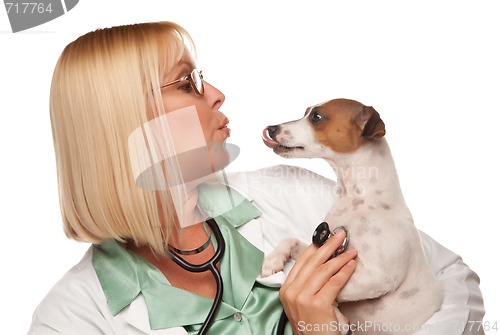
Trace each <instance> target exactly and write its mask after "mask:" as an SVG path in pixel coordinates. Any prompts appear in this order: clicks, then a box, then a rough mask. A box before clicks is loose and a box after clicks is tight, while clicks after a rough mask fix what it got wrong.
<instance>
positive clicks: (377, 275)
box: [263, 99, 442, 334]
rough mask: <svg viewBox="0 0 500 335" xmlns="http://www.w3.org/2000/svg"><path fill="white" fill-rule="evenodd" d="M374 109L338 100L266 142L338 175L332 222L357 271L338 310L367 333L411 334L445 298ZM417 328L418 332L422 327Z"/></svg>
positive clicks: (267, 265) (284, 247)
mask: <svg viewBox="0 0 500 335" xmlns="http://www.w3.org/2000/svg"><path fill="white" fill-rule="evenodd" d="M384 135H385V125H384V122H383V121H382V120H381V119H380V116H379V114H378V113H377V111H375V109H373V108H372V107H367V106H364V105H363V104H361V103H359V102H357V101H353V100H348V99H335V100H331V101H328V102H326V103H323V104H320V105H317V106H313V107H310V108H308V109H307V111H306V113H305V116H304V117H303V118H302V119H299V120H296V121H291V122H286V123H283V124H280V125H277V126H269V127H267V128H266V129H265V130H264V133H263V140H264V142H265V144H266V145H267V146H269V147H270V148H272V149H273V150H274V152H275V153H276V154H278V155H280V156H282V157H287V158H302V157H307V158H323V159H325V160H326V161H327V162H328V163H329V164H330V165H331V166H332V168H333V169H334V171H335V172H336V174H337V187H338V189H337V192H336V195H337V198H336V200H335V202H334V204H333V205H332V208H331V210H330V212H329V213H328V215H327V217H326V219H325V221H326V222H328V223H329V225H330V229H331V230H332V229H334V228H335V227H337V226H341V225H343V226H345V227H347V229H348V230H349V232H350V245H349V247H350V248H355V249H356V250H357V251H358V257H357V267H356V270H355V272H354V274H353V276H352V277H351V279H350V280H349V282H348V283H347V285H346V286H345V287H344V288H343V289H342V291H341V292H340V294H339V296H338V299H337V300H338V302H339V303H340V305H339V308H340V310H341V312H342V313H343V314H344V315H345V316H347V317H348V319H349V320H350V322H351V324H356V325H358V326H359V328H360V329H359V330H358V333H363V334H412V333H414V332H415V331H416V330H418V326H419V325H423V324H424V323H425V321H426V320H428V318H429V317H430V316H432V314H433V313H434V312H435V311H437V310H438V309H439V307H440V304H441V301H442V294H441V290H440V288H439V286H438V282H437V279H436V278H435V276H434V274H433V272H432V271H431V269H430V267H429V265H428V263H427V260H426V258H425V255H424V252H423V249H422V246H421V243H420V237H419V233H418V231H417V229H416V228H415V226H414V224H413V220H412V216H411V213H410V211H409V210H408V208H407V206H406V204H405V201H404V198H403V195H402V193H401V189H400V186H399V181H398V176H397V173H396V168H395V165H394V161H393V159H392V155H391V152H390V149H389V146H388V145H387V141H386V140H385V138H384V137H383V136H384ZM292 248H293V249H295V250H302V249H303V248H297V245H296V241H295V242H294V241H293V240H290V239H288V240H286V241H284V242H283V243H281V244H280V246H279V247H278V248H277V252H273V253H272V254H271V255H270V256H268V257H267V258H266V260H265V262H264V267H263V275H270V274H272V273H273V272H276V271H280V270H281V269H282V268H283V265H284V261H285V258H286V257H289V255H290V254H292V257H293V252H291V250H290V249H292ZM416 328H417V329H416Z"/></svg>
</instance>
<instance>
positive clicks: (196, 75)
mask: <svg viewBox="0 0 500 335" xmlns="http://www.w3.org/2000/svg"><path fill="white" fill-rule="evenodd" d="M201 72H202V71H201V70H200V71H198V70H197V69H194V70H193V71H191V73H190V74H188V75H187V76H184V77H182V78H179V79H176V80H174V81H170V82H168V83H166V84H162V85H161V86H160V88H164V87H167V86H170V85H173V84H176V83H179V82H181V81H184V80H188V81H189V83H190V84H191V87H192V88H193V89H194V91H195V92H196V94H198V95H203V93H204V92H205V87H204V86H203V75H202V74H201Z"/></svg>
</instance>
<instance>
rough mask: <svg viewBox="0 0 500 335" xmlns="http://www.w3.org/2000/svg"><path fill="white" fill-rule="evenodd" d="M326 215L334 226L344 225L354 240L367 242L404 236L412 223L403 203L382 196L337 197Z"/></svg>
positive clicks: (329, 222) (327, 219)
mask: <svg viewBox="0 0 500 335" xmlns="http://www.w3.org/2000/svg"><path fill="white" fill-rule="evenodd" d="M338 200H339V201H337V202H336V203H335V204H334V205H333V206H332V208H331V210H330V212H329V213H328V215H327V217H326V221H327V222H328V224H329V225H330V228H331V229H334V228H335V227H337V226H345V227H347V229H348V230H349V232H350V235H351V241H353V242H354V241H357V242H364V241H373V240H384V239H385V238H387V236H388V235H390V236H391V238H394V237H398V236H400V238H403V237H404V235H406V234H407V230H408V227H411V226H412V225H413V220H412V218H411V214H410V211H409V210H408V208H407V207H406V205H405V204H404V203H403V204H401V203H398V202H390V201H388V200H385V199H383V198H378V199H375V200H373V199H369V198H348V199H338Z"/></svg>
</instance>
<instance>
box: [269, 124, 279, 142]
mask: <svg viewBox="0 0 500 335" xmlns="http://www.w3.org/2000/svg"><path fill="white" fill-rule="evenodd" d="M267 132H268V133H269V136H270V137H271V138H272V139H274V140H275V139H276V135H278V134H279V133H280V126H279V125H278V126H269V127H267Z"/></svg>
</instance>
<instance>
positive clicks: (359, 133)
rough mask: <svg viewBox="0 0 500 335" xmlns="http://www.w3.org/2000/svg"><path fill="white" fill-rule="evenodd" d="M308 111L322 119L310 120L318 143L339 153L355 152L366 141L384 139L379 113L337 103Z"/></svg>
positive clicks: (351, 103) (355, 104)
mask: <svg viewBox="0 0 500 335" xmlns="http://www.w3.org/2000/svg"><path fill="white" fill-rule="evenodd" d="M308 111H309V114H310V115H317V114H319V116H320V118H319V119H318V118H317V117H316V118H310V120H311V124H312V126H313V128H314V132H315V135H316V140H317V142H318V143H320V144H322V145H324V146H326V147H329V148H331V149H332V150H333V151H335V152H338V153H347V152H353V151H355V150H356V149H358V148H359V147H361V146H362V145H363V144H364V143H366V141H368V140H374V139H378V138H380V137H382V136H384V135H385V125H384V122H383V121H382V120H381V119H380V115H379V114H378V113H377V111H376V110H375V109H373V107H367V106H365V105H363V104H362V103H360V102H357V101H353V100H348V99H334V100H331V101H328V102H326V103H324V104H322V105H319V106H316V107H313V108H311V109H308ZM313 113H315V114H313Z"/></svg>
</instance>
